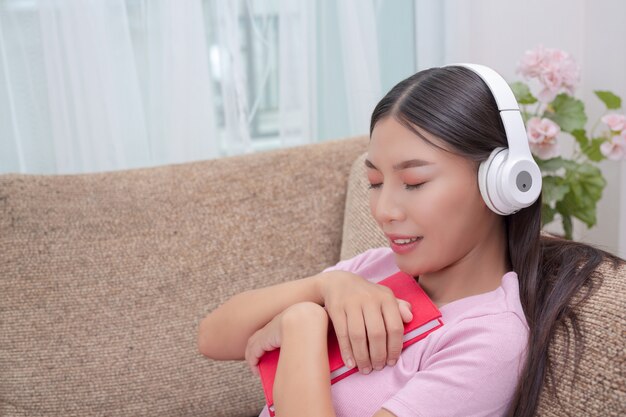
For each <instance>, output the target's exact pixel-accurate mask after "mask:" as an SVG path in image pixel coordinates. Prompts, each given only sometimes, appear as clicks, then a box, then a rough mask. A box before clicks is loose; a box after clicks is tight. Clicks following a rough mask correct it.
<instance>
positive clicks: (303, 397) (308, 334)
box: [274, 308, 336, 417]
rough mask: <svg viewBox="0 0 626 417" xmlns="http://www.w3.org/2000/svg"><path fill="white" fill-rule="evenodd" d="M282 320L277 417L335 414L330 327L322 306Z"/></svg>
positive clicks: (328, 415) (275, 400)
mask: <svg viewBox="0 0 626 417" xmlns="http://www.w3.org/2000/svg"><path fill="white" fill-rule="evenodd" d="M319 311H321V313H319V312H315V311H314V312H311V314H306V315H300V316H297V315H296V316H290V317H289V318H287V319H286V320H284V321H283V332H282V343H281V347H280V357H279V361H278V368H277V370H276V378H275V380H274V407H275V409H276V415H277V417H292V416H298V417H300V416H304V417H306V416H316V417H320V416H322V417H335V416H336V415H335V411H334V409H333V404H332V398H331V392H330V370H329V366H328V347H327V330H328V321H329V320H328V316H327V315H326V312H325V311H324V310H323V309H321V308H320V309H319Z"/></svg>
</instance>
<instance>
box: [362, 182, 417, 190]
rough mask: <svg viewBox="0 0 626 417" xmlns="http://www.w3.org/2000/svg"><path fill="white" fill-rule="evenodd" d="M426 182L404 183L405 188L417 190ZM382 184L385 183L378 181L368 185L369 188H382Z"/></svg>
mask: <svg viewBox="0 0 626 417" xmlns="http://www.w3.org/2000/svg"><path fill="white" fill-rule="evenodd" d="M424 184H426V183H425V182H423V183H421V184H404V188H405V189H407V190H415V189H418V188H420V187H421V186H422V185H424ZM381 185H383V184H382V183H378V184H369V185H368V187H367V188H368V189H370V190H373V189H376V188H380V187H381Z"/></svg>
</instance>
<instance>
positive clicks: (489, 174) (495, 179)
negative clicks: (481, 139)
mask: <svg viewBox="0 0 626 417" xmlns="http://www.w3.org/2000/svg"><path fill="white" fill-rule="evenodd" d="M508 155H509V150H508V149H507V148H503V147H500V148H495V149H494V150H493V151H492V152H491V155H489V158H487V160H486V161H483V162H481V163H480V166H479V167H478V188H479V190H480V194H481V196H482V197H483V200H484V201H485V204H486V205H487V207H489V209H491V211H493V212H494V213H496V214H499V215H501V216H506V215H508V214H511V213H513V212H514V210H515V209H514V208H513V207H510V206H509V205H508V204H507V203H506V202H505V201H504V200H503V199H502V197H501V195H500V190H499V189H498V188H499V187H500V186H501V185H502V178H501V168H502V166H503V165H504V163H505V162H506V160H507V157H508Z"/></svg>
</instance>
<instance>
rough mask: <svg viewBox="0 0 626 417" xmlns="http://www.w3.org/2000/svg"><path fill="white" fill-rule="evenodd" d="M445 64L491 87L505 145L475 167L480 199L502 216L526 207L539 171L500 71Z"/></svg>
mask: <svg viewBox="0 0 626 417" xmlns="http://www.w3.org/2000/svg"><path fill="white" fill-rule="evenodd" d="M446 66H462V67H465V68H468V69H470V70H472V71H473V72H474V73H476V74H478V75H479V76H480V77H481V78H482V80H483V81H484V82H485V84H487V87H489V89H490V90H491V94H492V95H493V97H494V99H495V101H496V104H497V106H498V110H499V112H500V117H501V119H502V124H503V125H504V130H505V133H506V139H507V143H508V147H507V148H502V147H499V148H496V149H494V150H493V151H492V153H491V155H490V156H489V158H488V159H487V160H486V161H483V162H482V163H481V164H480V167H479V170H478V184H479V188H480V192H481V194H482V197H483V200H484V201H485V203H486V204H487V206H488V207H489V208H490V209H491V210H492V211H494V212H495V213H497V214H500V215H503V216H506V215H509V214H513V213H515V212H517V211H519V210H520V209H522V208H524V207H528V206H530V205H531V204H533V203H534V202H535V201H536V200H537V199H538V198H539V195H540V193H541V186H542V178H541V171H540V170H539V166H538V165H537V163H536V162H535V160H534V158H533V156H532V154H531V153H530V146H529V144H528V135H527V133H526V127H525V126H524V120H523V119H522V113H521V111H520V109H519V105H518V104H517V100H516V99H515V95H514V94H513V90H511V87H509V84H508V83H507V82H506V81H505V80H504V78H502V76H501V75H500V74H498V73H497V72H496V71H494V70H493V69H491V68H489V67H487V66H484V65H478V64H468V63H461V64H450V65H446Z"/></svg>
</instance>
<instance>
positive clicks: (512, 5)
mask: <svg viewBox="0 0 626 417" xmlns="http://www.w3.org/2000/svg"><path fill="white" fill-rule="evenodd" d="M443 9H444V10H443V14H444V17H443V19H444V22H445V26H444V27H445V40H444V48H443V49H444V51H445V52H444V53H445V57H444V61H445V62H447V63H453V62H463V61H465V62H476V63H483V64H486V65H489V66H492V67H493V68H495V69H496V70H498V72H500V73H501V74H502V75H503V76H504V77H505V78H506V79H507V80H510V81H513V80H522V79H521V77H520V76H519V75H517V74H516V73H515V69H516V66H517V63H518V62H519V60H520V59H521V57H522V54H523V53H524V51H526V50H528V49H532V48H534V47H536V46H537V45H539V44H543V45H544V46H545V47H550V48H558V49H563V50H565V51H567V52H569V53H570V54H572V55H573V56H574V58H575V59H576V61H577V62H578V63H579V65H580V66H581V84H580V85H579V87H578V89H577V91H576V96H577V97H579V98H581V99H582V100H583V102H584V103H585V109H586V111H587V116H588V117H589V121H590V122H589V126H592V124H593V123H594V122H595V121H596V120H597V118H598V117H600V116H601V114H602V110H603V104H602V103H601V102H600V101H599V100H598V99H597V98H596V96H595V94H594V93H593V90H610V91H613V92H614V93H615V94H617V95H619V96H620V97H622V99H623V105H622V110H621V111H624V108H625V107H626V47H625V46H624V43H625V41H626V25H625V24H624V17H626V1H623V0H594V1H591V0H588V1H585V0H551V1H546V0H527V1H523V2H521V1H499V0H474V1H471V2H470V1H464V0H446V1H445V2H444V5H443ZM572 142H573V141H571V142H568V143H564V144H563V146H562V148H561V149H562V150H563V153H564V155H570V153H571V149H572ZM600 168H601V169H602V172H603V174H604V177H605V178H606V179H607V182H608V184H607V186H606V188H605V189H604V193H603V197H602V199H601V200H600V202H599V203H598V206H597V217H598V222H597V224H596V226H595V227H593V228H592V229H591V230H588V229H587V228H586V227H585V225H584V224H583V223H581V222H579V221H577V220H575V222H574V239H575V240H580V241H585V242H588V243H591V244H594V245H596V246H598V247H600V248H602V249H605V250H608V251H610V252H612V253H616V254H618V255H619V256H621V257H622V258H626V162H621V163H617V162H615V161H608V160H605V161H603V162H602V163H601V164H600ZM547 229H548V230H552V231H555V232H560V231H562V229H561V228H560V226H559V225H556V227H555V226H552V225H551V226H550V227H548V228H547Z"/></svg>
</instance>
